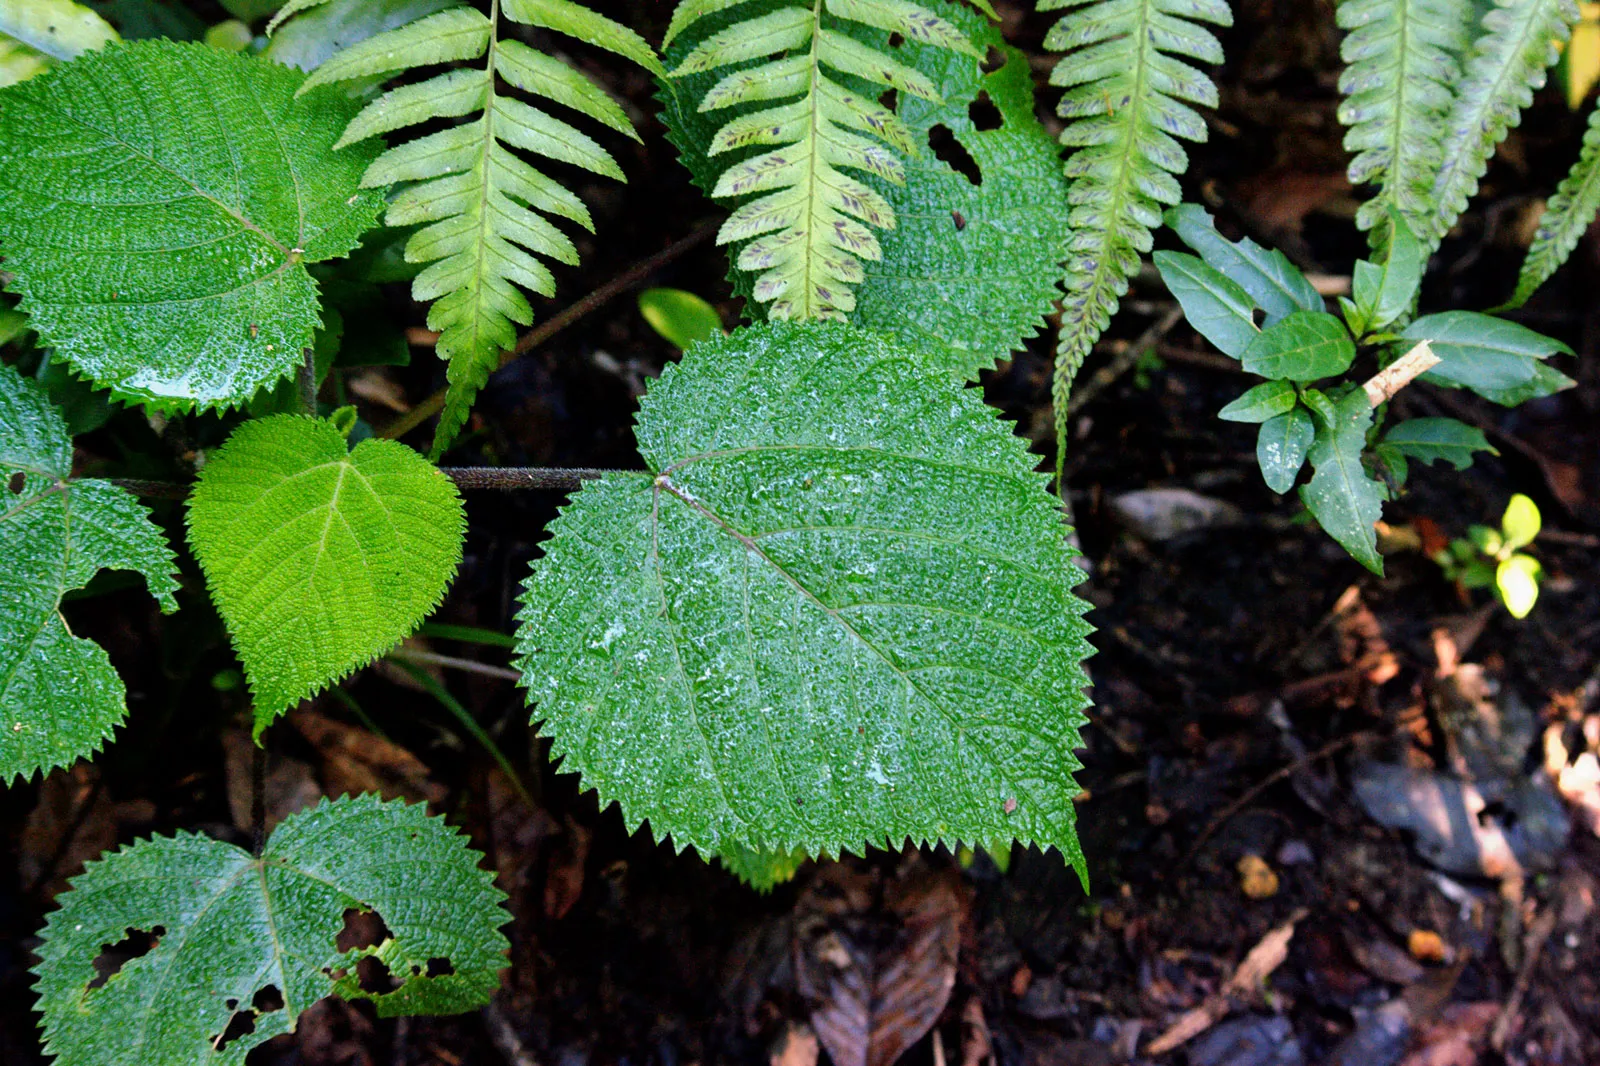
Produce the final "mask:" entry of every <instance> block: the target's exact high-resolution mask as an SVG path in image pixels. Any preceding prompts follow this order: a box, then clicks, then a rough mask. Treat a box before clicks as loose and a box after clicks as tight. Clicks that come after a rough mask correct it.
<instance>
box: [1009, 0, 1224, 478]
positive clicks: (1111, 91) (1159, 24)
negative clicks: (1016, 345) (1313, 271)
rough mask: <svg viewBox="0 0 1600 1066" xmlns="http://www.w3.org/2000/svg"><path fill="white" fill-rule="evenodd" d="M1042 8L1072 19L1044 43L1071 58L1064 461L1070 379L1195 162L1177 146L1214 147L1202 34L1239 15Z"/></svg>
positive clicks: (1175, 1)
mask: <svg viewBox="0 0 1600 1066" xmlns="http://www.w3.org/2000/svg"><path fill="white" fill-rule="evenodd" d="M1038 8H1039V10H1040V11H1054V10H1060V9H1063V8H1064V9H1066V11H1067V13H1066V14H1065V15H1063V16H1062V18H1061V20H1060V21H1059V22H1057V23H1056V24H1055V26H1054V27H1052V28H1051V30H1050V32H1049V33H1048V34H1047V35H1046V36H1045V40H1044V44H1045V47H1046V48H1048V49H1049V50H1051V51H1053V52H1065V53H1067V54H1066V55H1065V56H1064V57H1063V58H1062V59H1061V61H1060V63H1058V64H1057V65H1056V68H1055V71H1054V73H1052V74H1051V75H1050V84H1052V85H1057V86H1061V87H1063V88H1065V89H1066V92H1065V93H1063V94H1062V97H1061V102H1060V104H1059V105H1058V106H1057V108H1056V112H1057V113H1058V114H1059V115H1060V116H1061V117H1062V118H1064V119H1067V120H1068V122H1067V127H1066V129H1064V130H1063V131H1062V132H1061V143H1062V144H1064V145H1067V146H1068V147H1069V148H1072V149H1075V151H1073V153H1072V155H1071V156H1069V157H1068V159H1067V167H1066V169H1067V176H1068V177H1069V178H1071V179H1072V191H1071V194H1070V200H1071V204H1072V214H1071V216H1070V219H1069V221H1070V222H1071V225H1072V229H1073V236H1072V254H1071V255H1070V257H1069V258H1068V260H1067V279H1066V287H1067V298H1066V300H1064V301H1063V302H1062V305H1061V331H1060V334H1059V336H1058V339H1057V343H1056V368H1055V379H1054V382H1053V389H1052V392H1053V397H1054V402H1055V411H1056V443H1057V447H1058V451H1064V446H1065V442H1066V428H1067V426H1066V417H1067V394H1068V392H1069V390H1070V389H1071V387H1072V379H1073V377H1074V376H1076V374H1077V373H1078V368H1079V367H1081V366H1082V365H1083V361H1084V359H1086V358H1087V357H1088V355H1089V351H1090V349H1092V348H1093V347H1094V342H1095V341H1096V340H1098V339H1099V337H1100V334H1101V333H1103V332H1105V328H1106V326H1107V324H1108V323H1110V321H1111V316H1112V315H1113V314H1115V313H1116V310H1117V304H1118V302H1119V301H1120V300H1121V299H1122V296H1123V294H1124V293H1126V292H1127V291H1128V279H1129V278H1130V277H1132V276H1133V275H1134V273H1136V272H1137V271H1138V269H1139V257H1140V256H1141V255H1142V254H1144V253H1147V252H1149V251H1150V248H1151V245H1152V242H1153V240H1154V238H1153V237H1152V235H1151V231H1152V230H1154V229H1155V228H1156V227H1158V226H1160V225H1161V210H1162V206H1163V205H1168V206H1170V205H1172V204H1176V203H1177V202H1178V201H1179V199H1180V198H1181V194H1180V192H1179V189H1178V182H1177V178H1176V177H1175V175H1178V174H1182V173H1183V172H1184V171H1185V170H1187V169H1188V168H1189V157H1188V154H1187V153H1186V152H1185V151H1184V150H1183V145H1182V144H1181V143H1179V142H1180V139H1181V140H1187V141H1204V140H1205V139H1206V125H1205V120H1204V119H1202V118H1201V117H1200V114H1199V112H1197V111H1195V110H1194V106H1191V105H1195V106H1200V107H1215V106H1216V104H1217V87H1216V86H1215V85H1214V84H1212V82H1211V79H1210V78H1208V77H1207V76H1206V75H1205V74H1203V73H1201V71H1200V70H1198V69H1197V68H1196V67H1194V66H1192V65H1190V63H1188V62H1186V60H1194V61H1197V62H1200V63H1220V62H1222V44H1221V43H1220V42H1219V41H1218V40H1217V38H1216V36H1215V35H1214V34H1212V33H1211V31H1210V30H1208V29H1206V28H1205V27H1204V26H1202V25H1200V24H1201V23H1210V24H1211V25H1213V26H1231V25H1233V13H1232V12H1231V11H1230V10H1229V9H1228V5H1227V4H1226V3H1225V2H1224V0H1039V3H1038ZM1213 265H1215V264H1213ZM1224 273H1226V271H1224ZM1235 280H1238V279H1235ZM1058 463H1059V459H1058Z"/></svg>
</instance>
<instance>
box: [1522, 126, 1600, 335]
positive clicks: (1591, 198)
mask: <svg viewBox="0 0 1600 1066" xmlns="http://www.w3.org/2000/svg"><path fill="white" fill-rule="evenodd" d="M1597 210H1600V108H1596V109H1595V110H1594V111H1591V112H1590V113H1589V128H1588V130H1587V131H1586V132H1585V133H1584V135H1583V150H1582V151H1580V152H1579V153H1578V161H1577V162H1576V163H1574V164H1572V169H1571V170H1570V171H1568V172H1567V176H1566V179H1565V180H1564V181H1562V183H1561V187H1560V188H1559V189H1557V190H1556V194H1555V195H1554V196H1552V197H1551V198H1550V203H1549V204H1548V205H1546V207H1545V209H1544V215H1543V217H1541V218H1540V219H1539V231H1538V232H1537V233H1536V234H1534V237H1533V244H1532V245H1530V246H1529V248H1528V257H1527V258H1526V259H1524V260H1523V261H1522V274H1521V276H1519V277H1518V278H1517V291H1516V293H1515V294H1514V295H1513V296H1512V297H1511V302H1510V304H1508V305H1507V306H1508V307H1521V306H1522V305H1523V304H1525V303H1527V302H1528V298H1529V297H1530V296H1532V295H1533V294H1534V293H1535V292H1536V291H1537V290H1538V288H1539V286H1541V285H1543V284H1544V283H1545V282H1546V281H1549V280H1550V275H1551V274H1554V273H1555V272H1556V269H1557V268H1558V267H1560V266H1561V264H1562V263H1565V262H1566V261H1567V257H1568V256H1569V255H1571V254H1572V250H1573V249H1574V248H1576V247H1577V246H1578V239H1579V238H1580V237H1582V236H1583V234H1584V231H1585V230H1587V229H1588V228H1589V223H1590V222H1592V221H1594V216H1595V212H1596V211H1597Z"/></svg>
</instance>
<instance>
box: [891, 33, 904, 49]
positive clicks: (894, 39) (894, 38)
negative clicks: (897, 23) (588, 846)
mask: <svg viewBox="0 0 1600 1066" xmlns="http://www.w3.org/2000/svg"><path fill="white" fill-rule="evenodd" d="M905 43H906V39H905V35H904V34H899V33H891V34H889V47H890V48H899V47H900V46H901V45H903V44H905Z"/></svg>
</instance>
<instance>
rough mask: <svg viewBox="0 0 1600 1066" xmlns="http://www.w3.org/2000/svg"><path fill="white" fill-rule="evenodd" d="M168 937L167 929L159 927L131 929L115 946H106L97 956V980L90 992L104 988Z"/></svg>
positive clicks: (91, 984) (95, 965)
mask: <svg viewBox="0 0 1600 1066" xmlns="http://www.w3.org/2000/svg"><path fill="white" fill-rule="evenodd" d="M166 935H167V927H166V926H164V925H158V926H156V927H155V928H153V929H150V930H144V929H129V930H128V935H127V936H125V937H123V938H122V939H121V940H119V941H117V942H116V943H115V944H104V945H102V946H101V948H100V954H99V955H97V956H95V960H94V972H95V978H94V980H93V981H90V982H89V991H91V992H93V991H94V990H95V989H97V988H102V987H104V986H105V983H106V982H107V981H109V980H111V979H112V978H113V977H115V976H117V974H118V973H120V972H121V971H122V968H123V967H124V966H126V965H128V963H130V962H132V961H133V960H134V959H137V958H141V957H143V956H145V955H148V954H150V952H151V951H153V950H155V946H156V945H157V944H159V943H161V938H162V937H164V936H166Z"/></svg>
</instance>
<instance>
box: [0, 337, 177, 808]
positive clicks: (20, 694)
mask: <svg viewBox="0 0 1600 1066" xmlns="http://www.w3.org/2000/svg"><path fill="white" fill-rule="evenodd" d="M71 473H72V440H71V439H70V438H69V437H68V436H67V426H66V423H65V421H63V420H62V417H61V414H60V412H58V411H57V410H56V409H55V408H54V407H52V406H51V405H50V401H49V400H48V399H47V398H46V397H45V392H44V389H42V388H40V387H39V386H38V385H36V384H35V383H33V382H31V381H27V380H25V379H24V378H23V377H22V376H21V375H20V374H18V373H17V372H16V371H15V370H13V369H11V368H10V367H8V366H5V365H4V364H0V560H4V565H0V783H3V784H10V783H11V781H12V780H13V779H15V778H16V777H17V776H19V775H20V776H23V777H28V776H31V775H32V774H33V772H34V771H36V770H47V769H50V768H51V767H55V766H66V765H68V764H70V763H71V762H73V761H74V760H76V759H80V758H83V757H85V756H88V755H92V754H93V753H94V752H96V751H98V750H99V748H100V745H101V744H103V743H104V742H105V741H106V739H107V738H108V737H110V735H111V731H112V730H113V729H114V728H115V727H116V726H117V725H119V724H120V723H121V722H122V719H123V718H124V717H125V716H126V714H127V707H126V705H125V703H124V697H123V687H122V680H121V679H120V678H119V677H117V673H116V671H115V670H113V669H112V668H111V661H110V660H109V659H108V658H107V657H106V653H105V651H104V649H102V648H101V647H100V646H99V645H97V644H94V643H93V642H91V641H87V640H84V639H82V638H80V637H75V636H73V635H72V633H71V631H69V630H68V629H67V624H66V622H65V621H63V620H62V618H61V614H60V606H61V597H62V595H63V594H64V593H66V592H68V591H70V590H72V589H76V588H82V587H83V586H84V585H86V584H87V583H88V582H89V579H90V578H92V577H94V575H95V574H96V573H97V572H98V571H100V570H102V569H114V570H135V571H138V572H139V573H140V574H142V575H144V579H145V584H146V585H147V586H148V587H149V589H150V592H151V594H153V595H154V596H155V597H156V598H157V599H158V600H159V601H160V603H161V607H162V609H163V610H166V611H172V610H176V609H177V606H178V604H177V601H176V600H175V599H173V595H172V594H173V592H175V591H176V590H177V587H178V581H177V576H176V574H175V570H176V567H175V565H174V563H173V556H172V549H171V548H169V547H168V546H167V541H166V538H165V537H164V536H163V535H162V533H161V530H160V529H159V528H157V526H156V525H155V524H154V523H153V522H151V521H150V512H148V511H146V510H145V509H144V507H143V506H142V505H141V504H140V503H139V501H137V500H135V499H134V498H133V496H131V495H130V494H129V493H127V492H125V491H123V490H122V489H120V488H117V487H116V486H115V485H112V484H110V483H109V482H105V481H94V480H88V479H73V478H72V477H71V476H70V475H71Z"/></svg>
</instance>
